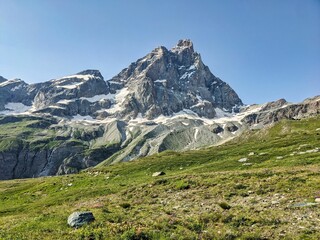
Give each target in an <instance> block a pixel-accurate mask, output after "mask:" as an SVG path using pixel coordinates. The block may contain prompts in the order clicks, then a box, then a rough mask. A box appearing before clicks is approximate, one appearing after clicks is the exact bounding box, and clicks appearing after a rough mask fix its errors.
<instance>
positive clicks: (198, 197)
mask: <svg viewBox="0 0 320 240" xmlns="http://www.w3.org/2000/svg"><path fill="white" fill-rule="evenodd" d="M319 129H320V121H319V116H318V117H311V118H306V119H302V120H282V121H280V122H278V123H276V124H274V125H273V126H269V127H266V128H264V129H260V130H251V131H248V132H246V133H245V134H244V135H242V136H240V137H236V138H234V139H233V140H231V141H230V142H228V143H226V144H223V145H221V146H216V147H210V148H206V149H202V150H194V151H186V152H182V153H179V152H172V151H165V152H162V153H159V154H155V155H152V156H149V157H146V158H141V159H139V160H136V161H132V162H127V163H120V164H114V165H112V166H100V167H95V168H91V169H88V170H86V171H83V172H81V173H78V174H72V175H65V176H55V177H45V178H44V177H40V178H35V179H23V180H22V179H21V180H19V179H17V180H10V181H1V182H0V192H1V196H0V198H1V205H0V213H1V214H0V229H1V231H0V238H1V239H181V238H183V239H283V238H286V239H319V237H320V235H319V232H320V231H319V230H320V229H319V216H320V210H319V202H317V201H318V200H317V199H319V197H320V196H319V190H320V189H319V179H320V174H319V172H320V169H319V166H320V164H319V163H320V157H319V150H320V146H319V142H320V130H319ZM158 171H163V172H165V173H166V175H164V176H158V177H152V174H153V173H154V172H158ZM88 210H89V211H91V212H93V214H94V216H95V219H96V220H95V221H94V222H93V223H91V224H89V225H86V226H83V227H82V228H78V229H74V228H71V227H69V226H68V225H67V218H68V216H69V215H70V214H71V213H72V212H74V211H88Z"/></svg>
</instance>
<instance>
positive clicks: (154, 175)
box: [152, 172, 166, 177]
mask: <svg viewBox="0 0 320 240" xmlns="http://www.w3.org/2000/svg"><path fill="white" fill-rule="evenodd" d="M162 175H166V173H165V172H154V173H153V174H152V177H158V176H162Z"/></svg>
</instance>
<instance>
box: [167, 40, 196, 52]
mask: <svg viewBox="0 0 320 240" xmlns="http://www.w3.org/2000/svg"><path fill="white" fill-rule="evenodd" d="M185 49H188V50H190V51H191V52H194V49H193V43H192V41H191V40H190V39H182V40H179V42H178V43H177V45H176V46H174V47H173V48H172V49H171V51H172V52H179V51H183V50H185Z"/></svg>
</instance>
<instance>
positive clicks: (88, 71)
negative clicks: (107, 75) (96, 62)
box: [77, 69, 103, 79]
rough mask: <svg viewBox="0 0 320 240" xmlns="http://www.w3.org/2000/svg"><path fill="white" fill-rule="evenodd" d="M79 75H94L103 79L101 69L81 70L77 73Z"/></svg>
mask: <svg viewBox="0 0 320 240" xmlns="http://www.w3.org/2000/svg"><path fill="white" fill-rule="evenodd" d="M77 75H92V76H94V77H98V78H101V79H103V76H102V74H101V72H100V71H99V70H94V69H87V70H84V71H81V72H79V73H77Z"/></svg>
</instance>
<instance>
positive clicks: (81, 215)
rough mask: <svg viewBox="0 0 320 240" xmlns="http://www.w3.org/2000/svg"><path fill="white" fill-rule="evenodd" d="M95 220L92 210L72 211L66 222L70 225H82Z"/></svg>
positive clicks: (76, 226)
mask: <svg viewBox="0 0 320 240" xmlns="http://www.w3.org/2000/svg"><path fill="white" fill-rule="evenodd" d="M94 220H95V218H94V216H93V213H92V212H89V211H87V212H74V213H72V214H71V215H70V216H69V217H68V224H69V226H70V227H75V228H78V227H82V226H83V225H85V224H88V223H90V222H93V221H94Z"/></svg>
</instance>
